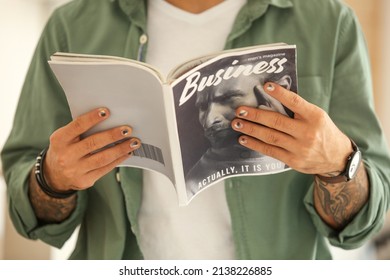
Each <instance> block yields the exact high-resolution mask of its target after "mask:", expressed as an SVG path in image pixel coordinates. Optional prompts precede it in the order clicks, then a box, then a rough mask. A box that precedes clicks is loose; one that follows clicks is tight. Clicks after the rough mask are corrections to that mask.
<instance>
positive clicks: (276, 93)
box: [264, 82, 312, 115]
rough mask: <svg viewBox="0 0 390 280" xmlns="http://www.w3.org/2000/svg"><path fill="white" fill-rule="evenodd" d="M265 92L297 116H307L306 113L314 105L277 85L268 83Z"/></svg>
mask: <svg viewBox="0 0 390 280" xmlns="http://www.w3.org/2000/svg"><path fill="white" fill-rule="evenodd" d="M264 90H265V91H266V93H268V94H269V95H270V96H272V97H274V98H275V99H277V100H278V101H279V102H280V103H282V104H283V105H284V106H286V107H287V108H289V109H290V110H291V111H293V112H294V113H296V114H299V115H305V112H307V111H308V110H310V109H311V105H312V104H310V103H309V102H307V101H306V100H305V99H303V98H302V97H300V96H299V95H298V94H296V93H294V92H292V91H289V90H287V89H285V88H284V87H282V86H280V85H278V84H276V83H272V82H268V83H266V84H265V85H264Z"/></svg>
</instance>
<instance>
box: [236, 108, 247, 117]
mask: <svg viewBox="0 0 390 280" xmlns="http://www.w3.org/2000/svg"><path fill="white" fill-rule="evenodd" d="M238 116H239V117H246V116H248V111H247V110H244V109H242V110H240V112H238Z"/></svg>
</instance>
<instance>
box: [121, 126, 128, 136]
mask: <svg viewBox="0 0 390 280" xmlns="http://www.w3.org/2000/svg"><path fill="white" fill-rule="evenodd" d="M121 133H122V135H123V136H127V135H128V134H129V130H128V129H127V128H125V129H122V131H121Z"/></svg>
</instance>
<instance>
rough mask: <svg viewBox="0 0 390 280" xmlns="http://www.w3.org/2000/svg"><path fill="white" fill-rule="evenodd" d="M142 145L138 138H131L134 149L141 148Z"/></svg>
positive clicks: (131, 145)
mask: <svg viewBox="0 0 390 280" xmlns="http://www.w3.org/2000/svg"><path fill="white" fill-rule="evenodd" d="M139 146H141V142H140V141H139V140H138V139H131V140H130V147H131V148H133V149H136V148H139Z"/></svg>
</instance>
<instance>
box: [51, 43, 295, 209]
mask: <svg viewBox="0 0 390 280" xmlns="http://www.w3.org/2000/svg"><path fill="white" fill-rule="evenodd" d="M49 64H50V67H51V68H52V70H53V72H54V73H55V75H56V77H57V79H58V81H59V83H60V85H61V86H62V88H63V90H64V92H65V94H66V98H67V100H68V104H69V108H70V110H71V114H72V117H73V118H76V117H77V116H79V115H81V114H84V113H86V112H88V111H90V110H92V109H95V108H98V107H107V108H109V110H110V112H111V114H110V118H108V119H107V120H105V121H104V122H102V123H100V124H99V125H97V126H96V127H94V128H93V129H92V130H91V131H89V132H88V134H86V135H84V136H87V135H89V134H92V133H96V132H97V131H101V130H105V129H109V128H112V127H116V126H121V125H130V126H131V127H132V128H133V133H132V135H133V136H135V137H138V138H140V139H141V142H142V146H141V147H140V148H139V149H138V150H136V151H135V152H134V154H133V156H131V157H130V158H129V159H127V160H126V161H125V162H123V163H122V164H121V165H120V166H132V167H137V168H142V169H148V170H152V171H155V172H159V173H161V174H163V175H165V176H166V177H168V178H169V180H170V181H171V182H172V185H173V186H174V187H175V189H176V193H177V197H178V203H179V205H181V206H182V205H187V204H188V203H189V202H190V201H191V200H192V199H193V198H194V197H195V196H196V195H197V194H198V193H199V192H201V191H203V190H204V189H205V188H207V187H209V186H211V185H213V184H215V183H216V182H219V181H221V180H223V179H226V178H229V177H232V176H243V175H266V174H274V173H278V172H283V171H285V170H289V169H290V168H289V167H288V166H287V165H286V164H284V163H283V162H280V161H278V160H276V159H274V158H271V157H268V156H265V155H263V154H260V153H258V152H255V151H252V150H249V149H247V148H245V147H243V146H241V145H239V144H238V142H237V139H238V137H239V133H238V132H236V131H234V130H233V129H232V128H231V124H230V122H231V120H232V119H233V118H234V110H235V109H236V108H237V107H238V106H240V105H247V106H253V107H258V108H263V109H268V110H269V109H270V110H276V111H279V112H280V113H283V114H286V115H289V116H291V117H293V114H292V112H291V111H290V110H288V108H285V107H284V106H283V105H282V104H280V103H279V102H278V101H276V100H275V99H273V98H272V97H271V96H269V95H267V94H266V93H265V92H264V90H263V85H264V83H265V82H268V81H273V82H276V83H279V84H280V85H282V86H285V87H286V88H288V89H289V90H291V91H293V92H297V74H296V47H295V46H294V45H287V44H284V43H278V44H272V45H260V46H254V47H249V48H241V49H232V50H228V51H223V52H220V53H218V54H211V55H206V56H203V57H199V58H195V59H193V60H191V61H187V62H185V63H183V64H181V65H179V66H178V67H176V68H174V69H173V70H172V71H171V72H170V73H169V75H168V76H167V77H163V75H161V74H160V72H159V71H158V69H155V68H154V67H152V66H151V65H148V64H146V63H143V62H139V61H135V60H131V59H126V58H121V57H113V56H99V55H84V54H72V53H55V54H54V55H53V56H52V57H51V58H50V61H49ZM113 144H115V143H113Z"/></svg>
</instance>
